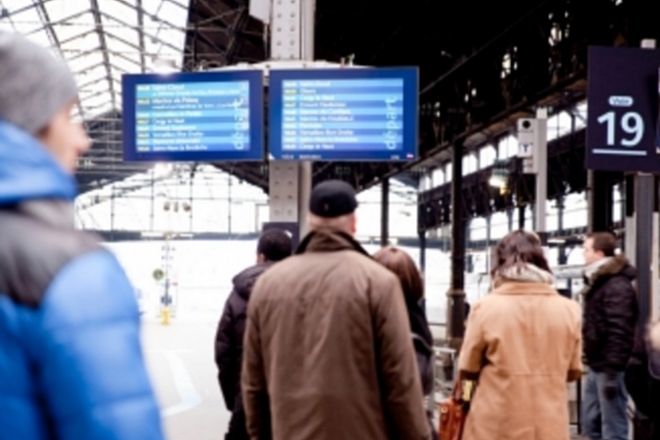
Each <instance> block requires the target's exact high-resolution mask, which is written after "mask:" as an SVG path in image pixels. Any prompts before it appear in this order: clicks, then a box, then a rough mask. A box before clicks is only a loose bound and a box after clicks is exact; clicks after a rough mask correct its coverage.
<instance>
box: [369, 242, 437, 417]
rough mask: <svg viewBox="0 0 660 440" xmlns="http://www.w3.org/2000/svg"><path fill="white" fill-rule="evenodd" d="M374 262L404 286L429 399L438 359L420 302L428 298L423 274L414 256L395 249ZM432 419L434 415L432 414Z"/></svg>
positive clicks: (390, 248)
mask: <svg viewBox="0 0 660 440" xmlns="http://www.w3.org/2000/svg"><path fill="white" fill-rule="evenodd" d="M373 259H374V260H376V261H377V262H378V263H380V264H382V265H383V266H385V267H386V268H388V269H389V270H390V271H392V272H393V273H394V274H395V275H396V276H397V277H398V278H399V281H400V282H401V287H402V289H403V297H404V299H405V301H406V309H407V310H408V320H409V321H410V333H411V337H412V340H413V345H414V347H415V355H416V356H417V368H418V370H419V378H420V381H421V384H422V392H423V393H424V395H425V396H428V395H430V394H432V393H433V391H434V389H435V384H434V368H435V366H434V365H433V363H434V359H435V358H434V356H433V335H432V334H431V329H430V328H429V323H428V321H427V319H426V314H425V313H424V310H422V308H421V307H420V302H421V301H422V299H423V298H424V282H423V279H422V274H421V273H420V272H419V270H418V269H417V266H416V265H415V262H414V261H413V259H412V258H411V257H410V255H408V254H407V253H406V252H404V251H403V250H401V249H398V248H396V247H393V246H388V247H384V248H382V249H380V250H379V251H378V252H376V253H375V254H374V256H373ZM429 416H431V415H430V414H429Z"/></svg>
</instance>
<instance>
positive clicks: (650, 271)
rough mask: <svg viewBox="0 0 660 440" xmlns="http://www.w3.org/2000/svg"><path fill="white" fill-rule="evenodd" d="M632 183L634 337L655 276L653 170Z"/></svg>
mask: <svg viewBox="0 0 660 440" xmlns="http://www.w3.org/2000/svg"><path fill="white" fill-rule="evenodd" d="M642 47H643V48H649V49H654V48H655V40H643V41H642ZM636 180H637V182H636V184H635V215H636V219H635V237H636V240H635V263H636V266H637V269H638V277H637V291H638V296H639V320H638V332H639V333H638V337H641V336H642V335H644V334H645V332H646V326H647V324H648V321H649V319H650V318H651V305H652V304H651V303H652V298H653V297H654V292H653V290H652V288H653V284H654V282H653V278H656V277H657V265H658V256H657V255H654V254H653V249H654V245H653V240H654V238H655V239H656V240H657V234H656V233H655V231H654V228H653V223H654V217H655V215H654V211H655V205H656V203H657V192H656V178H655V176H654V175H653V174H649V173H638V174H637V179H636Z"/></svg>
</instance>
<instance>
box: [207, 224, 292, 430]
mask: <svg viewBox="0 0 660 440" xmlns="http://www.w3.org/2000/svg"><path fill="white" fill-rule="evenodd" d="M291 252H292V242H291V237H289V235H288V234H287V233H286V232H284V231H281V230H278V229H271V230H268V231H266V232H264V233H263V234H262V235H261V237H260V238H259V243H258V244H257V264H256V265H255V266H252V267H249V268H247V269H245V270H244V271H242V272H241V273H239V274H238V275H236V276H235V277H234V279H233V283H234V289H233V290H232V292H231V293H230V294H229V298H227V302H226V303H225V308H224V312H223V313H222V318H221V319H220V323H219V325H218V332H217V335H216V339H215V362H216V364H217V366H218V370H219V371H218V379H219V381H220V388H221V390H222V395H223V396H224V399H225V404H226V405H227V409H228V410H230V411H231V412H232V418H231V421H230V422H229V429H228V431H227V435H226V436H225V439H226V440H247V439H248V435H247V429H246V426H245V412H244V410H243V399H242V397H241V364H242V362H243V333H244V332H245V318H246V313H247V305H248V301H249V299H250V294H251V293H252V287H254V284H255V283H256V281H257V278H259V276H260V275H261V274H262V273H264V272H265V271H266V270H267V269H268V268H270V267H271V266H272V265H273V264H274V263H275V262H278V261H281V260H283V259H285V258H286V257H288V256H290V255H291Z"/></svg>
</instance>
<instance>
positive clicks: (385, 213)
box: [380, 178, 390, 246]
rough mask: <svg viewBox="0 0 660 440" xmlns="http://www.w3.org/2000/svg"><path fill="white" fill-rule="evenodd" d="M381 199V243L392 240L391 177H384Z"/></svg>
mask: <svg viewBox="0 0 660 440" xmlns="http://www.w3.org/2000/svg"><path fill="white" fill-rule="evenodd" d="M381 191H382V194H381V199H380V245H381V246H387V245H388V244H389V242H390V179H388V178H385V179H383V182H382V185H381Z"/></svg>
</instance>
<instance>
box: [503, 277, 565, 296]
mask: <svg viewBox="0 0 660 440" xmlns="http://www.w3.org/2000/svg"><path fill="white" fill-rule="evenodd" d="M491 294H493V295H559V293H557V291H556V290H555V288H554V287H553V286H551V285H550V284H547V283H532V282H528V281H510V280H503V281H502V283H501V284H500V285H499V286H498V287H496V288H495V290H493V291H492V292H491Z"/></svg>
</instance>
